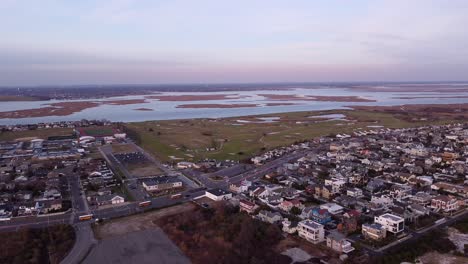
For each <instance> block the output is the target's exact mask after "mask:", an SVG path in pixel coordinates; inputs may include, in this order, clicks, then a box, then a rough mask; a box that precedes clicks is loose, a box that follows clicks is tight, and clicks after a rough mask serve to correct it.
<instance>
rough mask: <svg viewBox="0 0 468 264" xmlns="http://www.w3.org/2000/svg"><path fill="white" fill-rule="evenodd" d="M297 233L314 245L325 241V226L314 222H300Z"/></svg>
mask: <svg viewBox="0 0 468 264" xmlns="http://www.w3.org/2000/svg"><path fill="white" fill-rule="evenodd" d="M297 232H298V234H299V236H300V237H302V238H304V239H305V240H307V241H309V242H312V243H314V244H317V243H320V242H322V241H323V240H324V239H325V230H324V227H323V225H321V224H319V223H316V222H314V221H312V220H303V221H300V222H299V224H298V225H297Z"/></svg>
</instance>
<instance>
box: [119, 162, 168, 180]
mask: <svg viewBox="0 0 468 264" xmlns="http://www.w3.org/2000/svg"><path fill="white" fill-rule="evenodd" d="M127 169H128V171H129V172H130V173H131V174H132V175H133V176H134V177H137V178H139V177H148V176H156V175H160V174H161V173H162V171H161V169H159V168H158V167H156V165H153V164H151V163H149V162H148V163H146V162H145V163H143V164H130V165H129V166H127Z"/></svg>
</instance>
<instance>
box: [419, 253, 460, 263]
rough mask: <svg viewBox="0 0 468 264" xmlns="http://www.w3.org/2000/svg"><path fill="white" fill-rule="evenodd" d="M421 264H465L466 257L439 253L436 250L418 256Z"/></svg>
mask: <svg viewBox="0 0 468 264" xmlns="http://www.w3.org/2000/svg"><path fill="white" fill-rule="evenodd" d="M419 260H420V261H421V263H423V264H465V263H467V262H468V258H466V257H461V256H455V255H451V254H440V253H438V252H430V253H427V254H424V255H423V256H422V257H420V258H419Z"/></svg>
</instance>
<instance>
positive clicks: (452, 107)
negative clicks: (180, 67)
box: [0, 103, 468, 126]
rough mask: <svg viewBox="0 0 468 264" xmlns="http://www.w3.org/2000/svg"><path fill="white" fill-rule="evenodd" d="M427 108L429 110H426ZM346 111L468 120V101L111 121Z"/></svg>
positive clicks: (139, 121) (244, 116)
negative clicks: (461, 117) (433, 114)
mask: <svg viewBox="0 0 468 264" xmlns="http://www.w3.org/2000/svg"><path fill="white" fill-rule="evenodd" d="M250 107H256V105H255V106H250ZM402 107H403V110H402ZM228 108H231V107H228ZM148 109H149V108H148ZM134 110H135V109H134ZM428 110H430V111H429V112H428ZM461 110H465V111H464V112H463V111H461ZM140 111H146V110H140ZM148 111H149V110H148ZM152 111H154V110H152ZM346 111H374V112H382V113H392V112H393V113H399V114H401V115H407V114H408V112H411V114H417V113H419V116H421V115H424V116H430V115H431V113H434V112H435V113H445V114H446V115H448V116H465V118H464V119H463V120H460V121H461V122H466V120H468V103H464V104H405V105H394V106H363V105H348V106H344V108H343V107H342V108H336V109H323V110H303V111H302V110H301V111H289V112H271V113H260V114H248V115H232V116H226V117H219V118H213V117H195V118H189V117H187V118H174V119H148V120H138V121H119V120H111V121H112V122H123V123H141V122H152V121H169V120H187V119H225V118H241V117H242V118H249V117H269V116H273V115H287V114H288V113H311V114H323V113H337V112H346ZM431 111H432V112H431ZM437 111H439V112H437ZM465 112H466V113H465ZM0 120H1V119H0ZM73 121H76V120H61V121H51V123H55V122H73ZM37 123H40V122H35V123H16V124H5V125H0V126H15V125H30V124H37Z"/></svg>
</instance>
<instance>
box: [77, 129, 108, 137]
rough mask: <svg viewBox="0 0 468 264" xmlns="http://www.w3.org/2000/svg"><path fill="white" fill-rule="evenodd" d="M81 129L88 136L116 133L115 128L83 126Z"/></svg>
mask: <svg viewBox="0 0 468 264" xmlns="http://www.w3.org/2000/svg"><path fill="white" fill-rule="evenodd" d="M81 130H82V131H83V132H84V133H86V135H88V136H102V135H113V134H114V130H113V129H112V128H81Z"/></svg>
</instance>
